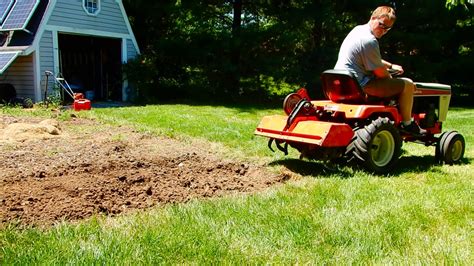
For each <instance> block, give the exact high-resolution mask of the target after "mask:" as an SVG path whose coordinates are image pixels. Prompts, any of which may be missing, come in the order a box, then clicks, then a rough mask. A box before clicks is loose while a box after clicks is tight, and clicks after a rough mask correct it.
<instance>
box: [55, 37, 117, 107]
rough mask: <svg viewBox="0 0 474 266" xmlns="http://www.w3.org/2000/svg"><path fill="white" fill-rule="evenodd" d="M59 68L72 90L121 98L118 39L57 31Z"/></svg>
mask: <svg viewBox="0 0 474 266" xmlns="http://www.w3.org/2000/svg"><path fill="white" fill-rule="evenodd" d="M58 45H59V64H60V71H61V73H62V75H63V76H64V78H65V79H66V80H67V82H68V83H69V84H70V85H71V88H72V89H73V91H74V92H80V93H84V94H85V95H86V96H87V97H89V98H93V99H92V100H95V101H104V100H112V101H121V100H122V64H121V47H122V45H121V40H120V39H112V38H100V37H90V36H80V35H67V34H59V38H58Z"/></svg>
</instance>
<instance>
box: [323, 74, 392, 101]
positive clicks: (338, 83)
mask: <svg viewBox="0 0 474 266" xmlns="http://www.w3.org/2000/svg"><path fill="white" fill-rule="evenodd" d="M321 82H322V87H323V92H324V94H325V95H326V97H327V98H328V99H329V100H331V101H333V102H335V103H347V104H385V103H388V102H390V101H391V100H393V98H392V97H390V98H379V97H375V96H371V95H367V94H366V93H365V92H364V91H363V90H362V88H361V87H360V84H359V82H358V81H357V79H356V77H355V76H354V74H352V73H351V72H349V71H348V70H342V69H329V70H326V71H324V72H323V73H322V74H321Z"/></svg>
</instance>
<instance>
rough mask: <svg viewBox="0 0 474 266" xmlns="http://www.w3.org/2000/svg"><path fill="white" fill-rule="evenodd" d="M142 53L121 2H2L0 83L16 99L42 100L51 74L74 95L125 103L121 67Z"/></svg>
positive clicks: (0, 18)
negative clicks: (60, 75) (77, 93)
mask: <svg viewBox="0 0 474 266" xmlns="http://www.w3.org/2000/svg"><path fill="white" fill-rule="evenodd" d="M139 53H140V51H139V48H138V45H137V42H136V40H135V36H134V35H133V32H132V29H131V27H130V23H129V21H128V18H127V15H126V13H125V9H124V7H123V4H122V1H121V0H0V84H4V85H5V84H8V85H9V86H10V84H11V85H13V87H14V88H15V90H16V94H17V96H18V97H25V98H30V99H32V100H33V101H34V102H38V101H42V100H43V99H44V97H45V96H44V95H45V93H44V92H45V88H48V91H50V90H51V84H49V87H48V86H46V85H47V84H46V75H45V71H51V72H53V73H55V75H58V74H62V76H63V77H64V78H65V79H66V80H67V81H68V83H69V84H71V87H72V88H73V90H74V91H75V92H83V93H85V94H88V95H90V96H91V97H92V96H93V97H94V98H95V100H117V101H126V100H127V99H128V97H129V90H128V84H127V81H126V80H125V79H124V76H123V73H122V71H121V66H122V64H123V63H124V62H127V61H128V60H129V59H132V58H134V57H136V56H137V55H138V54H139ZM50 82H51V80H48V83H50ZM10 87H11V86H10ZM2 88H5V86H3V87H0V90H1V89H2ZM0 93H1V92H0Z"/></svg>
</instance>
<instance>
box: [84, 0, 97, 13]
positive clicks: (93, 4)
mask: <svg viewBox="0 0 474 266" xmlns="http://www.w3.org/2000/svg"><path fill="white" fill-rule="evenodd" d="M82 2H83V7H84V10H85V11H86V12H87V14H89V15H97V14H99V11H100V0H82Z"/></svg>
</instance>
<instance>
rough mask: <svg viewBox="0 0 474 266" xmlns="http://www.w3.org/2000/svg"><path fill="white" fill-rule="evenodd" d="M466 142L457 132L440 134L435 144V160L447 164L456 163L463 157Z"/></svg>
mask: <svg viewBox="0 0 474 266" xmlns="http://www.w3.org/2000/svg"><path fill="white" fill-rule="evenodd" d="M465 149H466V142H465V140H464V137H463V136H462V135H461V134H459V133H458V132H457V131H447V132H444V133H443V134H441V136H440V138H439V142H438V143H436V159H437V160H438V161H440V162H445V163H447V164H451V165H452V164H455V163H458V162H459V161H460V160H461V159H462V158H463V156H464V151H465Z"/></svg>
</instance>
